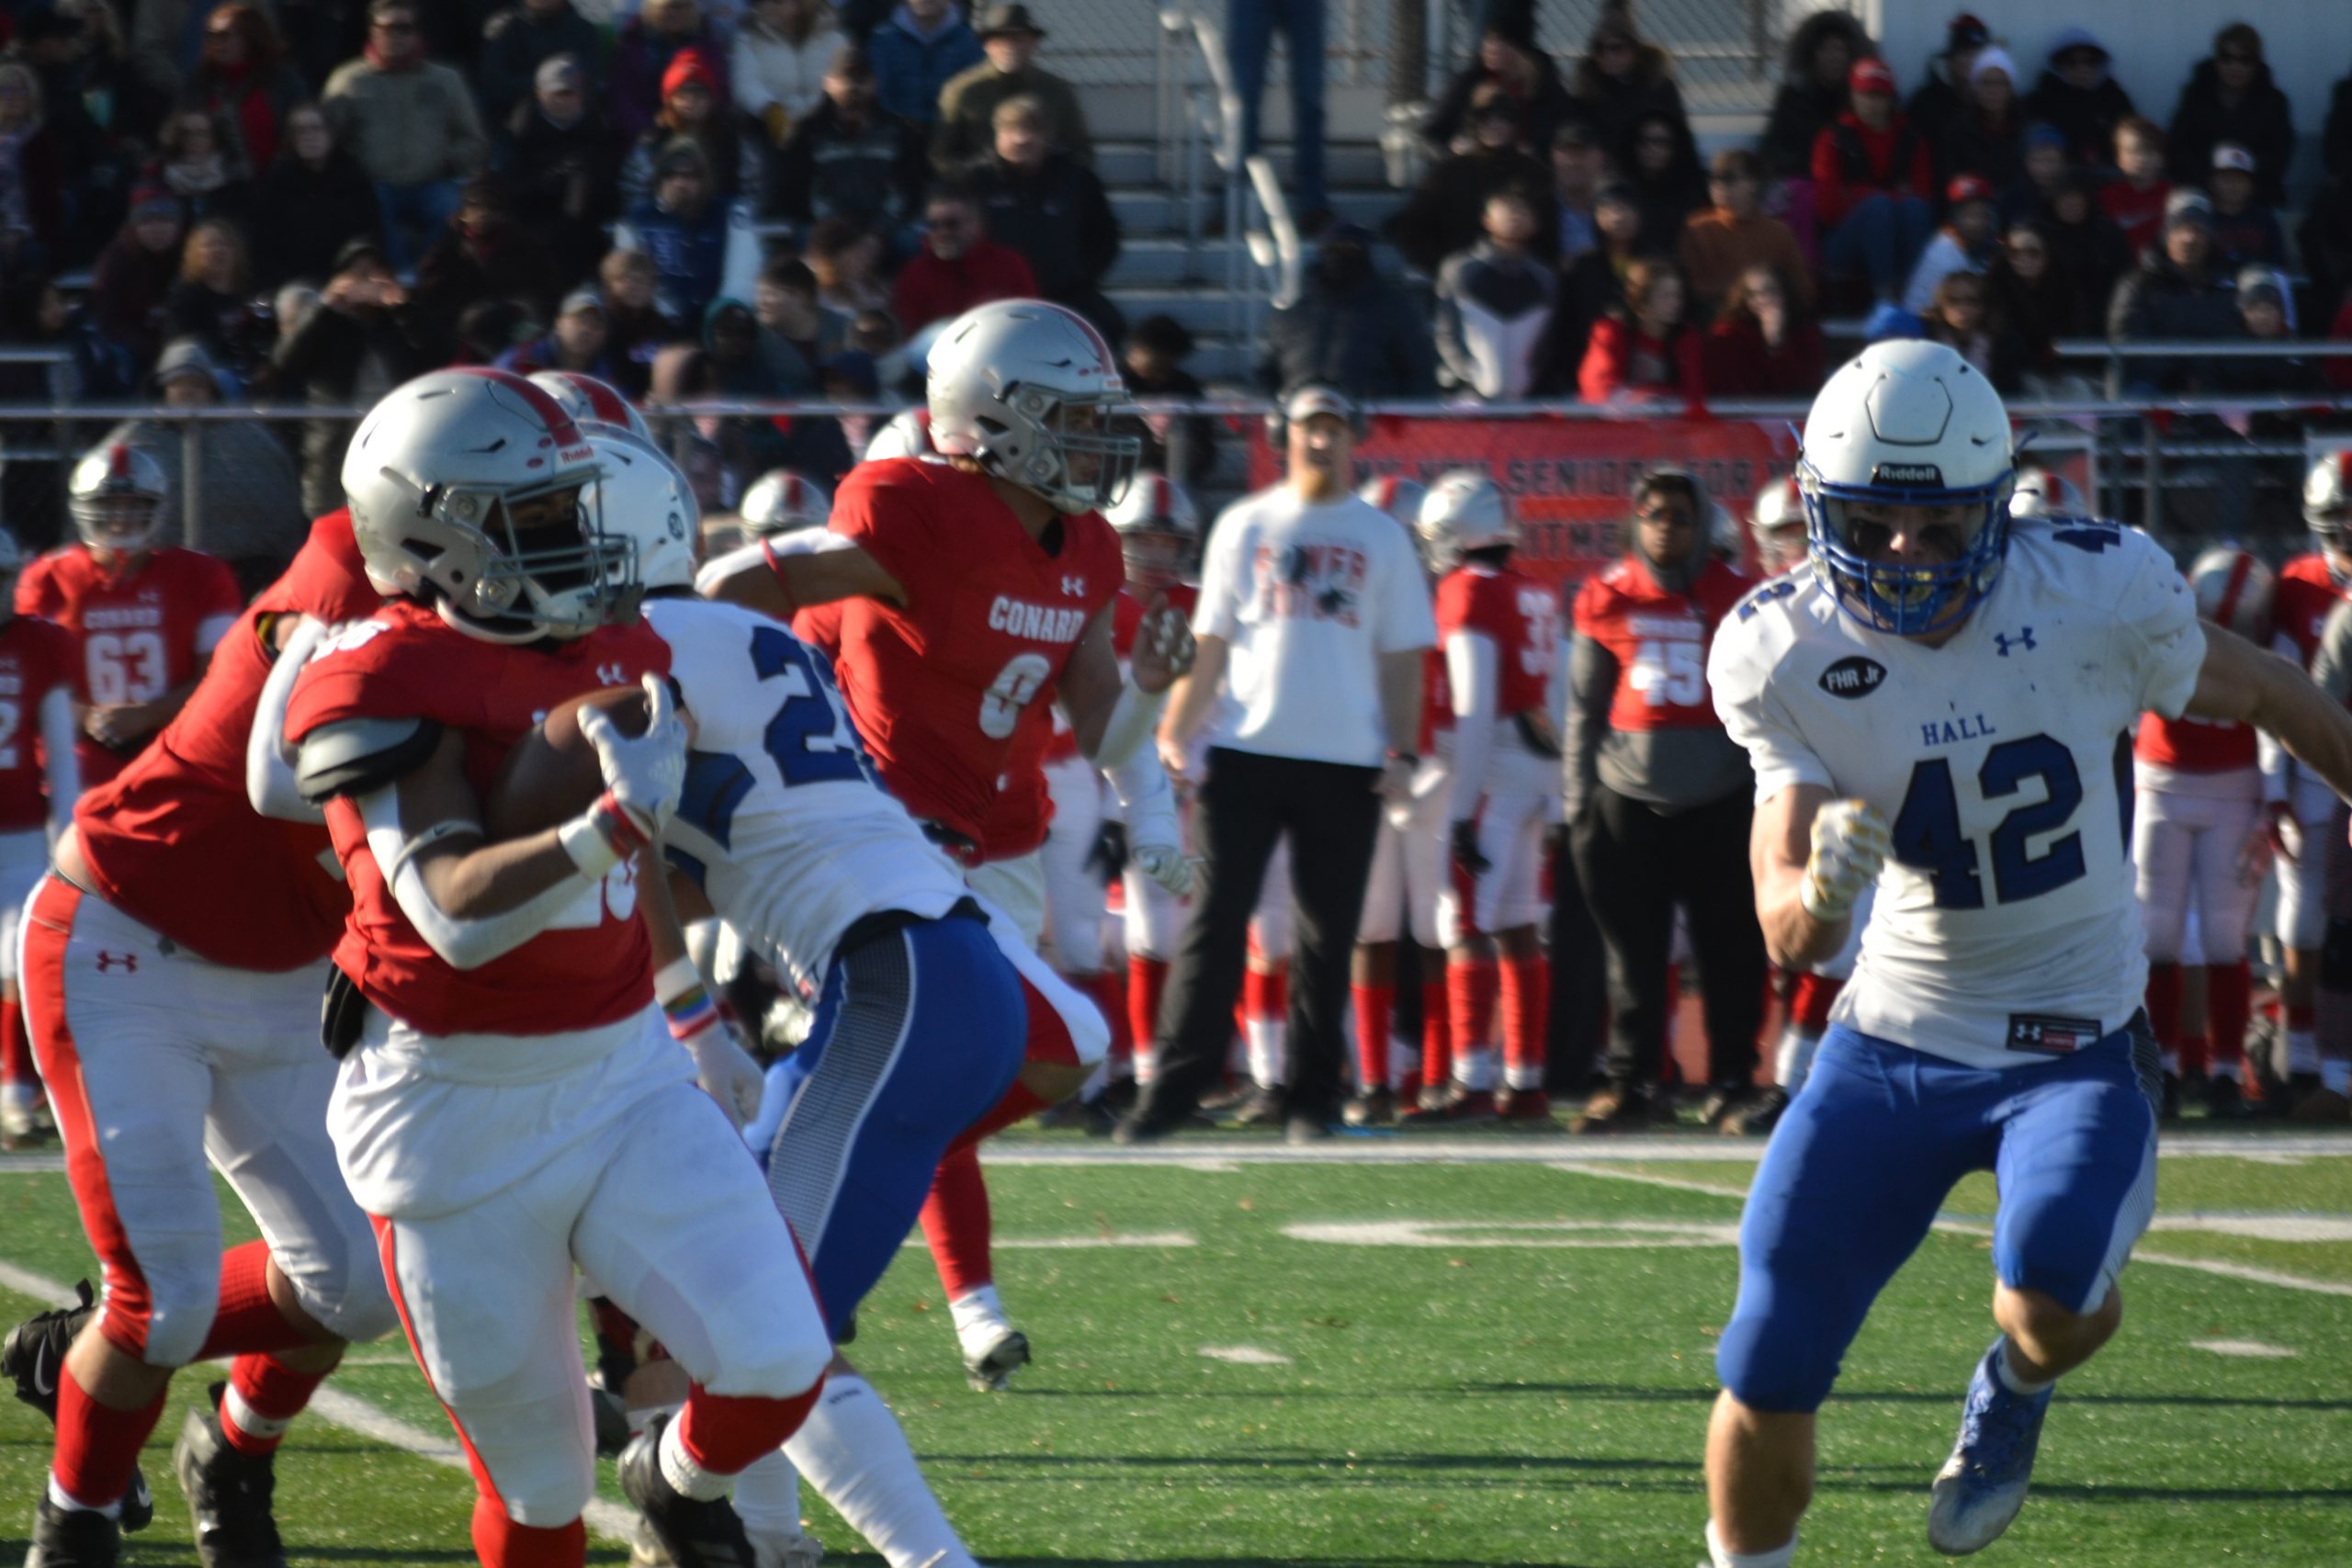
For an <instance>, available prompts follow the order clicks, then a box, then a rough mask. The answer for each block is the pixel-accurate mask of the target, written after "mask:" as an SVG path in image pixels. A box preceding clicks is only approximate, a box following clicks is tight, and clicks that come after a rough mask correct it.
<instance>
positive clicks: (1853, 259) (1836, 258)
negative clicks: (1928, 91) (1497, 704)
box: [1813, 60, 1936, 299]
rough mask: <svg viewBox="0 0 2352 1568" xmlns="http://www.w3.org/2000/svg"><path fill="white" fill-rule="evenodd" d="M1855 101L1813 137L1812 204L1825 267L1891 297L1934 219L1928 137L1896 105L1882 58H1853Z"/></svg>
mask: <svg viewBox="0 0 2352 1568" xmlns="http://www.w3.org/2000/svg"><path fill="white" fill-rule="evenodd" d="M1849 86H1850V87H1851V90H1852V95H1853V102H1854V107H1852V108H1850V109H1848V110H1847V111H1846V112H1845V113H1844V114H1842V115H1839V116H1838V123H1837V124H1835V125H1833V126H1830V127H1829V128H1828V129H1827V130H1824V131H1823V132H1822V133H1821V134H1820V135H1819V136H1818V137H1816V138H1815V140H1814V143H1813V188H1814V206H1815V210H1816V211H1817V212H1818V213H1819V215H1820V218H1821V223H1822V227H1823V230H1824V231H1825V234H1826V238H1825V240H1824V243H1823V245H1822V262H1823V266H1824V269H1825V271H1826V272H1828V273H1830V274H1833V275H1835V276H1843V277H1855V278H1860V279H1861V280H1862V281H1864V282H1866V283H1868V284H1869V285H1870V287H1871V291H1872V292H1873V293H1875V294H1877V295H1878V296H1879V298H1881V299H1894V297H1895V295H1896V294H1897V293H1898V292H1899V291H1900V290H1901V288H1902V287H1903V283H1904V280H1905V278H1907V277H1908V276H1910V274H1911V268H1912V266H1913V265H1914V264H1915V263H1917V260H1918V259H1919V252H1920V251H1921V250H1922V249H1923V248H1924V247H1925V246H1926V245H1927V243H1928V235H1929V234H1930V233H1931V232H1932V231H1934V229H1935V223H1936V215H1935V209H1934V207H1932V206H1931V205H1930V204H1929V201H1928V197H1929V196H1930V195H1931V194H1932V193H1933V192H1934V190H1935V184H1934V178H1935V176H1934V174H1933V165H1932V164H1931V162H1930V160H1929V158H1928V143H1927V141H1926V139H1925V138H1923V137H1921V136H1920V135H1919V134H1918V132H1917V130H1914V129H1913V128H1912V127H1911V125H1910V124H1909V122H1907V121H1906V120H1905V118H1904V117H1903V113H1902V111H1901V110H1899V109H1897V108H1896V107H1894V72H1893V71H1892V70H1891V69H1889V68H1888V66H1887V64H1886V62H1884V61H1883V60H1860V61H1857V62H1855V63H1854V69H1853V71H1852V73H1850V78H1849Z"/></svg>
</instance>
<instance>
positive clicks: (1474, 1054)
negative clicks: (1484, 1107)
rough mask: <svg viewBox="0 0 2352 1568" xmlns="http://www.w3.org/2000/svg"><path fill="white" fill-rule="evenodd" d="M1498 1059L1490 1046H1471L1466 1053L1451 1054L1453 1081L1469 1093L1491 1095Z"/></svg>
mask: <svg viewBox="0 0 2352 1568" xmlns="http://www.w3.org/2000/svg"><path fill="white" fill-rule="evenodd" d="M1497 1060H1498V1055H1497V1053H1496V1051H1495V1048H1494V1047H1493V1046H1492V1045H1473V1046H1472V1047H1471V1048H1470V1049H1469V1050H1467V1051H1456V1052H1455V1053H1454V1054H1453V1081H1454V1082H1455V1083H1457V1084H1460V1085H1461V1086H1462V1087H1463V1089H1465V1090H1467V1091H1468V1092H1469V1093H1472V1094H1492V1093H1493V1092H1494V1089H1495V1063H1496V1062H1497Z"/></svg>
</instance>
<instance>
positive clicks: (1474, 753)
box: [1445, 626, 1501, 821]
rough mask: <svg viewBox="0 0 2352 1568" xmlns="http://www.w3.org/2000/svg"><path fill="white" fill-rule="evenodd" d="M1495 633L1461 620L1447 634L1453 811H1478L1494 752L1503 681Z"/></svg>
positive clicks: (1469, 814)
mask: <svg viewBox="0 0 2352 1568" xmlns="http://www.w3.org/2000/svg"><path fill="white" fill-rule="evenodd" d="M1498 661H1499V654H1498V651H1497V649H1496V648H1495V639H1494V638H1492V637H1487V635H1486V634H1485V633H1483V632H1477V631H1473V630H1472V629H1471V628H1469V627H1467V626H1460V627H1457V628H1455V629H1454V630H1453V631H1450V632H1448V633H1447V634H1446V637H1445V680H1446V685H1447V687H1448V689H1449V690H1450V691H1451V692H1452V693H1453V782H1454V786H1455V787H1454V795H1453V816H1454V819H1455V820H1456V821H1459V820H1461V819H1462V818H1465V817H1472V816H1476V814H1477V810H1478V800H1479V796H1480V795H1481V793H1482V792H1483V791H1484V790H1485V788H1486V783H1487V761H1489V760H1490V759H1491V758H1492V757H1493V756H1494V751H1495V723H1496V718H1497V715H1496V712H1495V709H1496V707H1497V706H1498V703H1499V698H1500V693H1501V682H1500V679H1499V671H1498V668H1497V666H1498Z"/></svg>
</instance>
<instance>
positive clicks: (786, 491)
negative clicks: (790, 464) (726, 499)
mask: <svg viewBox="0 0 2352 1568" xmlns="http://www.w3.org/2000/svg"><path fill="white" fill-rule="evenodd" d="M832 514H833V498H832V497H831V496H830V495H828V494H826V493H825V487H824V486H823V485H820V484H819V483H818V482H817V481H816V480H815V479H810V478H809V476H808V475H806V474H803V473H799V472H797V471H795V470H794V469H791V468H770V469H769V470H768V471H767V472H766V473H764V474H762V475H761V476H760V477H759V478H758V479H753V480H752V488H751V489H749V490H747V491H744V492H743V500H742V502H741V505H739V506H737V507H736V508H735V515H736V516H737V518H738V519H740V520H741V523H742V525H743V536H744V537H745V538H747V539H772V538H774V537H775V536H777V535H779V534H793V533H797V532H798V531H799V530H801V529H803V528H821V527H823V526H824V525H825V523H826V521H827V520H828V519H829V518H831V516H832Z"/></svg>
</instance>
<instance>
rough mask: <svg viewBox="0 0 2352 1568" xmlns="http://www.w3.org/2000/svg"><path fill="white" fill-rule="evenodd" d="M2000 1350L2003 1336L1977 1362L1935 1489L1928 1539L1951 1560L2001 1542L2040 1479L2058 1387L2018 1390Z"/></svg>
mask: <svg viewBox="0 0 2352 1568" xmlns="http://www.w3.org/2000/svg"><path fill="white" fill-rule="evenodd" d="M2000 1353H2001V1342H2000V1341H1999V1340H1997V1339H1996V1340H1995V1341H1994V1342H1993V1348H1992V1349H1990V1350H1988V1351H1986V1352H1985V1359H1983V1360H1981V1361H1979V1362H1977V1363H1976V1375H1975V1377H1974V1378H1973V1380H1971V1382H1970V1383H1969V1385H1968V1401H1967V1403H1966V1404H1963V1405H1962V1407H1961V1413H1960V1440H1959V1441H1958V1442H1957V1443H1955V1444H1954V1445H1953V1446H1952V1450H1951V1458H1950V1459H1948V1460H1946V1461H1944V1467H1943V1469H1941V1470H1939V1471H1938V1472H1936V1482H1935V1485H1934V1487H1933V1488H1932V1489H1931V1490H1930V1492H1929V1494H1928V1545H1929V1546H1932V1547H1934V1548H1935V1549H1936V1550H1937V1551H1940V1552H1942V1553H1943V1554H1944V1555H1945V1556H1947V1557H1965V1556H1967V1555H1968V1554H1969V1553H1970V1552H1972V1551H1984V1550H1985V1548H1986V1547H1988V1546H1990V1545H1992V1544H1993V1543H1994V1542H1995V1541H1996V1540H1999V1539H2000V1538H2001V1532H2002V1531H2003V1530H2006V1529H2008V1528H2009V1523H2010V1521H2011V1520H2013V1519H2015V1518H2016V1517H2018V1509H2020V1508H2022V1507H2024V1506H2025V1495H2026V1489H2027V1487H2028V1485H2029V1484H2030V1483H2031V1482H2032V1480H2033V1461H2034V1455H2035V1453H2036V1451H2037V1450H2039V1449H2040V1448H2041V1421H2042V1417H2043V1416H2047V1415H2048V1414H2049V1413H2050V1396H2051V1393H2052V1392H2053V1391H2052V1390H2050V1389H2043V1390H2042V1391H2041V1393H2033V1394H2019V1393H2010V1392H2009V1390H2008V1386H2007V1384H2005V1383H2004V1382H2001V1379H2000V1374H1999V1373H1998V1372H1996V1371H1995V1370H1994V1367H1993V1359H1994V1358H1995V1357H1996V1356H1998V1355H1999V1354H2000Z"/></svg>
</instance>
